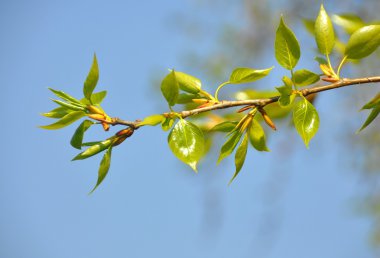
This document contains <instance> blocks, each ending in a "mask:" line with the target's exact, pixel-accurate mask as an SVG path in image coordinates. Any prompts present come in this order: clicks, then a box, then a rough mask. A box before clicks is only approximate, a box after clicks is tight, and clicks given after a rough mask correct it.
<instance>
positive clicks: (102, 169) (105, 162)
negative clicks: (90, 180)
mask: <svg viewBox="0 0 380 258" xmlns="http://www.w3.org/2000/svg"><path fill="white" fill-rule="evenodd" d="M111 154H112V146H110V147H109V148H108V150H107V151H106V153H105V154H104V156H103V158H102V161H101V162H100V166H99V170H98V181H97V182H96V185H95V187H94V188H93V189H92V190H91V192H90V194H91V193H93V192H94V191H95V189H96V188H97V187H98V186H99V185H100V184H101V183H102V182H103V180H104V178H105V177H106V176H107V173H108V170H109V169H110V166H111Z"/></svg>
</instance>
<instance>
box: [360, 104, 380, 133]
mask: <svg viewBox="0 0 380 258" xmlns="http://www.w3.org/2000/svg"><path fill="white" fill-rule="evenodd" d="M379 113H380V104H378V105H377V106H376V107H374V108H373V109H372V111H371V113H370V114H369V116H368V117H367V120H366V121H365V122H364V124H363V125H362V127H361V128H360V129H359V132H360V131H362V130H363V129H365V128H366V127H367V126H369V125H370V124H371V123H372V121H373V120H375V118H376V117H377V115H378V114H379Z"/></svg>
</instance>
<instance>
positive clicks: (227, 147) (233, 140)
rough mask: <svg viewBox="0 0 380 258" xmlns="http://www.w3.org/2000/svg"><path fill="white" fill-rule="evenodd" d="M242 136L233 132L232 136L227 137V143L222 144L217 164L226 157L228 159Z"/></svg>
mask: <svg viewBox="0 0 380 258" xmlns="http://www.w3.org/2000/svg"><path fill="white" fill-rule="evenodd" d="M241 136H242V133H241V132H240V131H239V130H237V131H234V132H233V133H232V134H230V135H229V137H228V139H227V141H226V142H225V143H224V144H223V146H222V148H221V150H220V154H219V158H218V162H217V163H218V164H219V163H220V162H221V161H222V160H223V159H224V158H226V157H228V156H229V155H230V154H231V153H232V152H233V151H234V149H235V148H236V145H237V144H238V143H239V141H240V138H241Z"/></svg>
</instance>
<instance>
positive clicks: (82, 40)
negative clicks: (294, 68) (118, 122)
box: [0, 0, 380, 258]
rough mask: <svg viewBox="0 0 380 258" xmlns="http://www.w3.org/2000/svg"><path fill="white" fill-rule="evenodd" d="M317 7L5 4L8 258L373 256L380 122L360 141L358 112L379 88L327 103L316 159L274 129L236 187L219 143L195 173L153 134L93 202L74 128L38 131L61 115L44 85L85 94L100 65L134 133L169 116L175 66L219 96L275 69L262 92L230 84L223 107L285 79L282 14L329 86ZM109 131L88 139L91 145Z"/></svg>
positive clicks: (339, 93)
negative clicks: (168, 83)
mask: <svg viewBox="0 0 380 258" xmlns="http://www.w3.org/2000/svg"><path fill="white" fill-rule="evenodd" d="M319 5H320V2H319V1H308V2H305V1H301V0H293V1H274V0H267V1H264V0H262V1H252V0H251V1H248V0H234V1H231V0H208V1H199V0H198V1H197V0H192V1H190V0H188V1H166V0H163V1H112V0H110V1H107V2H106V1H94V0H93V1H86V0H85V1H71V0H68V1H47V0H46V1H43V0H36V1H21V0H15V1H1V2H0V32H1V35H2V36H1V42H0V55H1V59H0V85H1V89H2V101H1V103H0V105H1V110H2V114H3V116H2V117H3V121H2V126H1V129H0V130H1V135H2V136H3V140H2V142H3V147H2V152H1V154H2V155H1V161H2V168H1V172H0V257H4V258H14V257H15V258H24V257H28V258H31V257H36V258H37V257H38V258H44V257H46V258H51V257H54V258H60V257H62V258H64V257H73V258H74V257H78V258H79V257H81V258H83V257H91V258H96V257H242V258H243V257H266V258H275V257H281V258H288V257H289V258H290V257H309V258H314V257H315V258H317V257H318V258H319V257H325V258H329V257H331V258H333V257H334V258H335V257H345V258H349V257H352V258H354V257H362V258H367V257H371V258H372V257H378V255H379V254H380V253H379V246H380V191H379V178H380V177H379V172H380V169H379V167H380V164H379V157H380V147H379V146H380V145H379V142H380V135H379V133H378V132H379V122H378V120H377V121H376V120H375V121H374V122H373V124H372V125H371V126H370V127H368V128H367V129H366V130H365V131H363V132H362V133H360V134H359V135H356V134H355V132H356V130H357V129H358V128H359V127H360V125H361V124H362V123H363V122H364V120H365V119H366V116H367V115H368V113H366V112H365V111H363V112H360V113H359V112H358V110H359V109H360V108H361V106H362V105H363V104H365V103H366V102H368V101H369V100H370V99H371V97H373V95H374V93H376V92H377V91H378V89H379V87H378V86H377V85H372V86H370V85H367V86H365V85H363V86H356V87H349V88H345V89H340V90H336V91H331V92H325V93H321V94H320V95H319V96H318V97H317V99H316V101H315V105H316V108H317V109H318V111H319V115H320V120H321V126H320V129H319V132H318V134H317V135H316V137H315V138H314V139H313V140H312V142H311V145H310V149H308V150H307V149H306V148H305V147H304V144H303V143H302V141H301V139H300V138H299V136H298V135H297V134H296V132H295V130H293V129H291V127H290V126H289V120H286V119H284V120H282V121H279V124H278V129H279V130H278V131H277V132H275V133H270V134H269V135H268V138H269V139H268V145H269V148H270V149H271V152H270V153H258V152H255V151H253V149H250V150H249V151H248V155H247V160H246V162H245V166H244V167H243V169H242V171H241V173H240V174H239V176H238V177H237V178H236V180H235V181H234V183H233V184H232V185H230V186H228V185H227V184H228V181H229V179H230V178H231V176H232V174H233V172H234V163H233V158H232V157H230V158H229V159H227V160H225V161H223V162H222V163H221V164H220V165H219V166H217V165H215V163H216V160H217V154H218V149H219V148H220V146H221V144H222V141H223V135H216V136H215V138H214V140H215V141H214V145H216V146H215V147H214V148H213V149H211V151H210V155H209V156H208V157H207V158H206V159H205V160H204V161H203V162H202V163H201V165H200V168H199V174H195V173H194V172H192V171H191V170H190V168H188V167H187V166H185V165H184V164H182V163H180V162H179V161H178V160H177V159H176V158H175V157H174V156H173V155H172V153H171V152H170V150H169V148H168V146H167V142H166V139H167V132H163V131H162V130H161V129H160V128H159V127H157V128H156V127H149V128H142V129H141V130H139V131H137V132H136V133H135V135H134V136H133V137H132V138H130V139H128V140H127V141H126V142H125V143H124V144H122V145H121V146H119V147H117V148H115V149H114V152H113V158H112V159H113V160H112V165H111V169H110V172H109V174H108V176H107V178H106V179H105V181H104V182H103V184H102V185H101V186H100V187H99V188H98V189H97V190H96V191H95V193H94V194H92V195H88V194H87V193H88V192H89V191H90V190H91V189H92V187H93V185H94V184H95V182H96V178H97V169H98V165H99V162H100V158H101V157H95V158H91V159H88V160H85V161H81V162H70V160H71V159H72V157H74V156H75V155H76V154H77V153H78V152H77V151H76V150H75V149H73V148H72V147H71V146H70V145H69V141H70V139H71V136H72V134H73V132H74V130H75V126H70V127H67V128H65V129H63V130H58V131H44V130H41V129H39V128H38V127H37V126H38V125H44V124H48V123H50V122H51V120H49V119H47V118H43V117H41V116H39V114H40V113H42V112H47V111H49V110H51V109H52V108H53V107H54V105H53V103H52V102H51V101H50V100H49V98H51V97H52V94H51V92H49V91H48V90H47V87H52V88H55V89H59V90H63V91H65V92H68V93H70V94H72V95H74V96H77V97H80V96H81V94H82V86H83V82H84V80H85V78H86V76H87V72H88V70H89V68H90V65H91V62H92V55H93V53H94V52H96V54H97V57H98V62H99V67H100V80H99V83H98V87H97V89H99V90H104V89H105V90H107V91H108V96H107V98H106V99H105V101H104V103H103V107H104V108H105V110H106V111H107V113H108V114H110V115H112V116H118V117H121V118H124V119H127V120H134V119H138V118H140V119H141V118H143V117H145V116H148V115H150V114H153V113H159V112H165V111H167V107H166V104H165V101H164V99H163V97H162V96H161V94H160V92H159V87H160V81H161V79H162V78H163V77H164V76H165V75H166V73H167V69H168V68H175V69H176V70H179V71H184V72H187V73H189V74H192V75H194V76H196V77H198V78H200V79H202V82H203V85H204V88H205V89H207V90H209V91H210V92H213V91H214V90H215V89H216V87H217V85H218V84H219V83H221V82H223V81H225V80H226V79H227V78H228V75H229V73H230V71H232V70H233V69H234V68H235V67H237V66H248V67H252V68H258V69H262V68H267V67H270V66H272V65H275V69H274V70H273V72H272V73H271V76H270V78H266V79H265V80H263V81H261V82H262V83H260V82H257V83H254V84H251V85H234V86H228V87H225V88H223V91H222V95H223V98H225V99H228V98H233V95H232V94H233V92H235V91H237V90H244V88H245V87H254V88H255V89H262V90H272V89H273V88H274V87H275V86H280V84H281V81H280V78H281V77H282V76H283V75H287V71H286V70H285V69H283V68H281V67H280V65H278V64H277V63H276V60H275V58H274V51H273V41H274V35H275V29H276V27H277V25H278V22H279V17H280V15H281V14H282V15H283V16H284V19H285V21H286V22H287V24H288V25H289V26H290V27H291V28H292V29H293V31H294V32H295V34H296V35H297V38H298V39H299V41H300V44H301V51H302V55H301V60H300V62H299V65H298V68H308V69H310V70H312V71H314V72H318V66H317V63H316V62H315V61H313V57H314V56H315V54H316V47H315V43H314V39H313V37H312V36H311V34H310V33H308V32H307V30H306V29H305V26H304V23H303V19H315V17H316V15H317V13H318V10H319ZM325 8H326V10H327V11H328V12H329V14H331V15H332V14H334V13H338V14H340V13H355V14H358V15H359V16H360V17H362V18H363V20H364V21H365V22H372V21H375V20H378V19H379V17H378V13H377V11H378V10H379V9H380V3H379V2H378V1H377V0H367V1H366V3H365V4H363V3H362V1H353V0H351V1H349V0H341V1H339V2H332V1H331V2H327V1H326V3H325ZM337 33H338V34H339V33H340V31H339V30H337ZM339 35H340V38H341V40H342V41H345V40H346V39H347V36H345V35H344V34H343V33H342V34H339ZM378 52H379V51H377V55H374V57H371V58H366V59H364V60H363V62H362V64H361V65H360V66H358V65H347V66H346V67H345V68H344V69H343V76H346V77H358V76H367V75H379V72H380V71H379V69H378V67H379V60H380V59H379V53H378ZM338 59H339V58H338V56H336V57H333V62H337V61H338ZM362 88H363V90H361V89H362ZM112 132H114V130H113V131H111V133H112ZM111 133H108V134H107V133H104V132H103V131H102V130H101V128H92V129H91V131H90V132H89V136H88V137H89V139H90V140H91V139H99V138H106V137H108V136H109V135H110V134H111ZM268 133H269V131H268Z"/></svg>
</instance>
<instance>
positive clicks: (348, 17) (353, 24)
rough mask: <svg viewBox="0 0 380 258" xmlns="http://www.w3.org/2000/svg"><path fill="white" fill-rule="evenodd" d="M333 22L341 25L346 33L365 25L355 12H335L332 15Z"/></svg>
mask: <svg viewBox="0 0 380 258" xmlns="http://www.w3.org/2000/svg"><path fill="white" fill-rule="evenodd" d="M332 20H333V22H334V23H336V24H337V25H339V26H340V27H342V28H343V29H344V30H345V31H346V33H348V34H352V33H354V32H355V31H356V30H358V29H360V28H361V27H363V26H364V25H365V23H364V21H363V20H362V19H361V18H360V17H359V16H357V15H355V14H349V13H346V14H335V15H333V16H332Z"/></svg>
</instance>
